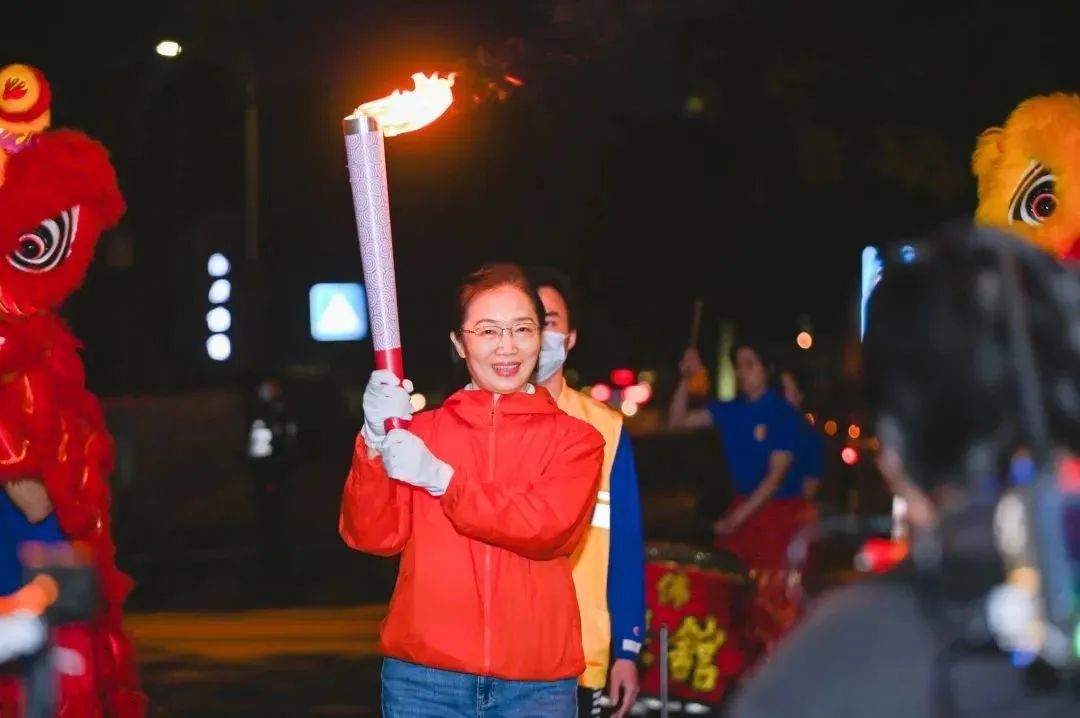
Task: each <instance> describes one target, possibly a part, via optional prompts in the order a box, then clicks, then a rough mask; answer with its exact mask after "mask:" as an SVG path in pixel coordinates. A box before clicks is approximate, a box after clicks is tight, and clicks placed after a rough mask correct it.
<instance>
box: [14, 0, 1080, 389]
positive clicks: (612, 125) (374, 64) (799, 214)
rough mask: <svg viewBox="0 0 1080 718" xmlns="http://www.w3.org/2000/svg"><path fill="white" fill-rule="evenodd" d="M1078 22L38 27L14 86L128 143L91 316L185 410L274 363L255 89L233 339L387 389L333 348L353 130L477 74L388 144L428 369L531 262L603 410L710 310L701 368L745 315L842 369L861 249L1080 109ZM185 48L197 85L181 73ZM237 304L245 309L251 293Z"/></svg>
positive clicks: (551, 13) (952, 10) (492, 10)
mask: <svg viewBox="0 0 1080 718" xmlns="http://www.w3.org/2000/svg"><path fill="white" fill-rule="evenodd" d="M1073 4H1074V3H1069V2H1055V1H1054V0H1046V1H1044V2H1042V3H1038V4H1037V5H1035V6H1030V5H1018V4H1001V5H1000V7H999V6H998V5H994V4H992V3H975V2H940V1H939V2H925V1H924V0H914V1H911V0H908V1H904V2H899V1H897V0H879V1H878V2H872V3H866V2H855V1H853V0H823V1H819V2H805V1H803V2H799V1H796V0H772V1H768V2H766V1H765V0H721V1H706V0H627V1H622V2H616V1H615V0H578V1H576V2H571V1H569V0H516V1H514V2H506V1H505V0H479V1H475V2H434V1H427V2H421V1H406V0H398V1H396V2H380V3H375V2H361V1H355V0H354V1H353V2H344V1H340V2H339V1H332V0H312V1H310V2H285V1H284V0H277V1H273V0H268V1H254V0H253V1H250V2H236V1H227V2H222V1H218V0H189V1H187V2H102V3H81V2H80V3H76V2H50V3H23V4H21V5H20V7H19V8H18V9H17V11H14V10H13V11H9V12H7V13H5V14H7V19H6V20H5V33H4V39H3V42H2V43H0V44H2V52H0V55H2V56H0V61H4V62H8V61H24V62H29V63H32V64H36V65H38V66H40V67H41V68H43V69H44V71H45V72H46V74H47V76H48V78H49V79H50V82H51V83H52V85H53V90H54V97H55V100H54V124H55V125H58V126H60V125H70V126H78V127H82V128H84V129H86V130H87V131H88V132H89V133H91V134H92V135H94V136H96V137H99V138H101V139H102V141H104V142H105V143H106V144H107V145H108V146H109V147H110V149H111V150H112V151H113V154H114V158H115V162H116V165H117V169H118V172H119V174H120V178H121V183H122V186H123V190H124V192H125V194H126V196H127V199H128V202H129V204H130V207H131V208H130V211H129V213H128V215H127V218H126V220H125V223H124V225H123V226H122V227H121V228H120V230H119V231H117V232H114V233H112V234H111V235H109V236H107V237H105V238H104V239H103V242H102V246H101V248H100V250H99V257H98V261H97V263H96V265H95V267H94V269H93V271H92V273H91V275H90V278H89V280H88V282H87V285H86V287H85V288H84V290H83V291H82V292H81V294H79V295H78V296H77V298H76V299H75V300H74V301H73V302H72V303H71V304H70V306H69V314H70V316H71V318H72V320H73V322H74V325H75V328H76V330H77V332H78V333H79V334H80V335H81V336H82V337H83V338H84V339H85V341H86V343H87V345H88V350H87V362H88V368H89V372H90V381H91V385H92V388H94V389H96V390H98V391H100V392H102V393H104V394H139V393H161V392H173V391H183V390H186V389H189V388H191V387H200V386H206V385H214V384H221V383H229V382H232V381H234V380H236V379H237V378H238V377H239V376H240V372H241V371H242V370H243V369H246V368H248V367H249V366H250V362H249V360H248V358H245V357H242V356H238V358H237V360H236V361H233V362H228V363H226V365H215V364H214V363H213V362H210V361H209V360H207V359H206V357H205V350H204V346H203V342H204V340H205V334H206V332H205V326H204V323H203V316H204V314H205V311H206V309H207V306H206V299H205V292H206V287H207V281H206V278H205V262H206V257H207V256H208V255H209V253H210V252H212V251H215V250H217V249H223V250H224V251H226V252H229V253H230V256H233V257H236V258H237V259H239V258H240V255H241V239H242V232H243V215H242V212H241V207H242V200H243V132H242V127H243V124H242V121H243V97H244V95H243V87H242V83H241V78H242V77H243V76H244V75H243V72H244V71H245V69H250V71H251V73H252V76H253V77H255V78H256V79H257V83H258V98H259V104H260V113H261V128H260V129H261V142H260V155H261V156H260V162H261V168H260V183H261V187H260V198H261V210H260V237H259V241H260V250H261V253H262V257H263V259H264V262H265V264H264V270H265V272H266V275H265V276H266V286H267V287H268V288H269V290H270V291H269V298H268V304H267V305H266V306H265V307H261V308H260V307H254V308H247V309H250V310H251V313H250V317H252V318H251V319H250V321H247V320H245V321H247V325H245V324H244V322H238V326H237V328H236V330H235V333H236V334H237V335H238V336H241V337H242V336H243V334H244V332H246V331H248V330H250V328H251V322H253V321H256V319H254V317H258V316H262V317H265V321H266V326H265V327H264V329H265V331H266V336H267V338H268V341H267V342H266V356H265V358H264V361H263V363H264V364H267V365H273V366H284V365H298V364H300V365H305V366H316V367H322V369H320V370H319V371H337V372H338V373H339V374H340V375H344V376H354V375H355V377H357V378H358V379H359V378H361V377H363V376H365V375H366V372H367V369H368V367H369V363H370V345H369V344H366V343H364V344H349V345H337V346H331V345H317V344H315V343H314V342H312V341H311V339H310V337H309V335H308V327H307V290H308V287H309V286H310V285H311V284H313V283H315V282H317V281H334V280H359V279H360V277H361V265H360V259H359V252H358V250H357V247H356V235H355V228H354V226H353V218H352V214H351V202H350V197H349V190H348V184H347V179H346V174H345V171H344V162H343V145H342V139H341V131H340V120H341V118H342V116H344V115H345V114H347V113H348V112H349V111H350V110H351V109H352V108H353V107H354V106H355V105H356V104H359V102H361V101H364V100H367V99H371V98H373V97H377V96H380V95H382V94H386V93H388V92H389V91H390V90H392V89H394V88H398V87H401V88H407V87H408V86H409V84H410V83H409V80H408V77H409V75H410V74H411V73H412V72H415V71H419V70H423V71H427V72H430V71H435V70H440V71H448V70H457V71H459V72H461V73H462V74H461V76H460V77H459V82H458V86H457V88H456V90H457V100H456V103H455V105H454V107H453V108H452V109H451V111H450V112H449V113H448V115H447V116H445V117H444V118H442V119H441V120H439V122H437V123H436V124H435V125H433V126H431V127H429V128H427V129H425V130H424V131H423V132H419V133H415V134H413V135H411V136H404V137H399V138H394V139H392V140H390V141H388V143H387V152H388V162H389V173H390V195H391V203H392V212H393V219H394V240H395V245H396V255H397V266H398V288H399V294H400V297H401V300H400V306H401V314H402V321H403V329H404V342H405V347H406V361H407V364H408V367H409V372H410V374H412V375H413V376H414V378H415V380H416V383H417V386H418V387H421V388H425V387H437V386H438V387H442V386H445V385H447V384H448V383H449V382H450V373H449V372H450V370H449V366H450V365H449V362H448V361H447V357H448V349H447V348H446V341H445V336H446V332H447V330H448V329H449V328H450V327H451V325H452V322H453V321H454V318H453V300H452V293H453V288H454V286H455V284H456V283H457V281H458V280H459V279H460V277H461V275H462V274H464V273H465V272H466V271H467V270H469V269H470V268H473V267H475V266H477V265H478V264H480V263H482V262H484V261H488V260H492V259H512V260H520V261H527V262H547V263H553V264H557V265H559V266H561V267H563V268H565V269H567V270H568V271H570V272H571V273H572V274H574V275H575V277H576V278H577V279H578V281H579V283H580V285H581V293H582V295H583V298H584V302H583V306H582V308H581V309H580V310H579V315H580V319H581V321H582V325H583V327H582V328H583V330H584V332H583V339H582V341H581V344H580V347H579V349H578V350H577V351H576V352H575V354H574V357H573V362H574V363H576V365H577V367H578V368H579V369H581V371H582V378H583V380H585V381H586V382H588V381H592V380H596V379H599V378H602V377H604V376H606V374H607V372H608V371H610V369H611V368H613V367H614V366H615V365H617V364H619V365H627V366H633V367H638V368H641V367H646V366H657V367H661V368H668V367H670V366H672V364H673V363H674V361H675V360H676V358H677V356H678V353H679V351H680V349H681V347H682V345H683V344H684V343H685V341H686V335H687V331H688V325H689V317H690V308H691V306H692V302H693V299H694V297H696V296H703V297H705V298H706V300H707V306H706V319H707V321H706V333H705V342H706V343H705V346H709V342H711V341H713V333H714V332H715V320H717V319H720V318H721V317H729V318H733V319H735V320H737V321H738V322H739V326H740V328H743V329H750V330H753V331H754V332H755V333H767V334H769V335H771V336H774V337H777V338H779V339H782V340H783V341H785V342H788V343H790V339H791V338H792V337H793V336H794V332H795V331H797V326H796V325H797V323H798V318H799V317H800V316H806V317H808V318H809V319H810V321H811V322H812V324H813V327H814V329H815V331H816V334H817V337H818V340H819V341H818V346H819V347H820V348H821V349H823V350H826V351H827V350H828V349H829V348H830V347H836V346H839V344H840V343H841V341H842V339H843V338H845V337H847V336H850V334H851V332H852V330H853V328H854V326H855V323H854V318H855V305H856V297H857V272H858V254H859V250H860V248H861V247H862V246H863V245H865V244H868V243H873V242H878V241H883V240H890V239H898V238H902V237H907V236H910V235H911V234H913V233H916V232H920V231H924V230H925V229H926V228H927V227H929V226H931V225H933V224H934V223H936V222H938V221H941V220H943V219H946V218H949V217H952V216H957V215H960V216H963V215H970V214H971V212H972V210H973V208H974V183H973V181H972V180H971V178H970V176H969V171H968V166H967V163H968V157H969V155H970V151H971V149H972V147H973V144H974V140H975V137H976V136H977V134H978V132H980V131H981V130H982V129H984V128H986V127H988V126H991V125H994V124H998V123H1000V122H1002V121H1003V120H1004V118H1005V116H1006V115H1007V113H1008V111H1009V110H1010V109H1011V108H1012V107H1013V106H1014V105H1015V104H1016V103H1017V102H1018V101H1020V100H1021V99H1023V98H1025V97H1027V96H1030V95H1032V94H1036V93H1042V92H1047V91H1052V90H1075V89H1076V87H1077V84H1078V83H1077V79H1076V67H1077V63H1076V43H1075V40H1074V35H1075V18H1074V14H1075V13H1071V14H1070V12H1069V10H1068V8H1069V6H1070V5H1073ZM165 38H171V39H176V40H178V41H180V42H181V43H182V45H183V46H184V53H183V54H182V55H181V56H180V57H179V58H176V59H175V60H167V59H164V58H160V57H157V56H156V55H155V54H154V46H155V44H156V43H157V42H158V41H159V40H161V39H165ZM507 73H509V74H512V75H513V76H514V77H517V78H520V79H521V80H522V81H523V82H524V84H523V86H521V87H520V88H518V87H515V86H514V85H512V84H509V83H508V82H506V81H505V80H504V79H503V78H504V75H505V74H507ZM127 250H130V256H127V255H126V253H127ZM237 264H238V265H239V264H240V262H237ZM234 291H235V293H236V296H237V299H236V302H237V303H240V304H241V305H242V304H243V302H245V301H247V299H246V296H247V295H246V294H245V283H244V274H243V268H241V269H238V272H237V275H236V281H235V287H234ZM238 316H239V315H238ZM244 316H245V317H247V316H249V315H244ZM333 367H336V369H332V368H333Z"/></svg>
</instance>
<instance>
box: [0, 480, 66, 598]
mask: <svg viewBox="0 0 1080 718" xmlns="http://www.w3.org/2000/svg"><path fill="white" fill-rule="evenodd" d="M63 538H64V535H63V534H62V533H61V531H60V524H59V523H58V522H57V520H56V514H55V513H52V514H49V516H48V518H46V519H45V520H44V521H42V522H41V523H36V524H32V523H30V521H29V520H28V519H27V518H26V515H25V514H23V512H22V511H20V510H19V507H18V506H16V505H15V502H14V501H12V500H11V497H10V496H8V495H7V492H6V491H3V490H0V596H6V595H8V594H9V593H14V592H15V591H17V590H19V588H21V587H22V585H23V580H22V564H21V563H19V544H21V543H23V542H24V541H45V542H51V541H62V540H63Z"/></svg>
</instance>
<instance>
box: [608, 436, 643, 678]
mask: <svg viewBox="0 0 1080 718" xmlns="http://www.w3.org/2000/svg"><path fill="white" fill-rule="evenodd" d="M609 488H610V489H611V544H610V548H609V549H608V551H609V558H608V580H607V599H608V611H609V612H610V613H611V641H612V643H613V644H614V649H615V657H616V658H628V659H630V660H636V659H637V656H638V652H639V651H640V650H641V643H642V641H643V640H644V638H643V635H644V630H645V539H644V537H643V535H642V528H641V499H640V497H639V492H638V476H637V466H636V465H635V463H634V448H633V446H632V445H631V444H630V437H629V436H628V435H627V433H626V427H623V429H622V430H621V431H620V432H619V443H618V446H617V447H616V449H615V459H614V461H613V463H612V466H611V481H610V482H609Z"/></svg>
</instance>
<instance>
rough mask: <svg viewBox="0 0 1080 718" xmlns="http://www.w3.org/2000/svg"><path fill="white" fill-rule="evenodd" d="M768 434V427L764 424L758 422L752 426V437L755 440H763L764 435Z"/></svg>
mask: <svg viewBox="0 0 1080 718" xmlns="http://www.w3.org/2000/svg"><path fill="white" fill-rule="evenodd" d="M768 435H769V429H768V427H766V426H765V425H764V424H758V425H757V426H755V427H754V439H756V440H757V441H765V437H766V436H768Z"/></svg>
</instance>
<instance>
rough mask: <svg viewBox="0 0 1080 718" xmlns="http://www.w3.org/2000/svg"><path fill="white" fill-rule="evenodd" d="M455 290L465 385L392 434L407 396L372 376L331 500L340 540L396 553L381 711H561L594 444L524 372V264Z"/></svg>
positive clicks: (532, 328)
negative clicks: (576, 555)
mask: <svg viewBox="0 0 1080 718" xmlns="http://www.w3.org/2000/svg"><path fill="white" fill-rule="evenodd" d="M458 300H459V308H460V312H461V314H460V318H459V324H458V327H457V328H456V329H454V331H452V332H451V334H450V340H451V341H452V342H453V344H454V347H455V348H456V349H457V352H458V354H459V355H460V356H461V357H462V358H463V359H464V360H465V364H466V366H467V367H468V370H469V374H470V377H471V382H470V384H469V386H467V387H466V388H464V389H462V390H461V391H459V392H457V393H456V394H454V395H453V396H451V397H450V398H449V399H447V400H446V401H445V402H444V403H443V405H442V406H441V407H439V408H438V409H435V410H433V411H428V412H424V413H421V414H419V415H418V416H416V417H415V419H412V423H411V424H410V426H409V429H408V430H405V429H394V430H391V431H389V432H387V431H386V428H385V427H386V422H387V420H388V419H391V418H401V419H411V418H412V409H411V406H410V404H409V394H408V391H407V390H406V388H405V387H403V386H400V385H399V383H398V381H397V378H396V377H395V376H393V375H392V374H391V373H389V372H386V371H376V372H374V373H373V374H372V377H371V381H370V382H369V384H368V389H367V392H366V393H365V395H364V428H363V429H362V430H361V432H360V434H361V435H360V437H358V439H357V442H356V451H355V454H354V456H353V464H352V469H351V471H350V472H349V476H348V479H347V481H346V484H345V495H344V496H343V498H342V502H341V519H340V524H339V529H340V532H341V535H342V537H343V538H344V539H345V542H346V543H347V544H348V545H349V546H351V547H353V548H355V549H357V550H360V551H366V552H368V553H374V554H377V555H381V556H389V555H393V554H397V553H401V554H402V559H401V568H400V572H399V576H398V583H397V587H396V588H395V590H394V598H393V600H392V601H391V607H390V615H389V616H388V618H387V619H386V622H385V623H384V624H383V629H382V636H381V642H380V645H381V648H382V651H383V653H384V654H385V655H386V656H387V660H386V662H385V663H384V665H383V674H382V682H383V691H382V696H383V715H387V716H398V715H440V716H441V715H447V716H449V715H454V716H473V715H480V712H481V711H483V712H485V713H488V714H490V712H491V711H496V712H499V713H506V714H507V715H510V714H513V715H520V714H522V713H520V711H523V710H526V707H527V709H528V710H529V711H531V712H530V713H529V714H530V715H544V716H554V717H556V718H558V717H563V718H570V717H571V716H574V715H576V711H577V681H576V679H577V677H578V676H579V675H580V674H581V672H582V671H583V670H584V668H585V661H584V657H583V655H582V649H581V625H580V621H579V612H578V606H577V598H576V595H575V593H574V584H573V580H572V578H571V564H570V555H571V552H572V551H573V550H574V548H575V547H576V546H577V544H578V541H579V539H580V538H581V535H582V533H583V531H584V529H585V528H586V526H587V523H588V517H589V516H590V515H591V512H592V506H593V503H594V502H595V496H596V485H597V481H598V479H599V472H600V466H601V462H602V460H603V439H602V438H601V437H600V434H599V433H597V431H596V430H595V429H593V428H592V427H590V426H589V425H588V424H586V423H585V422H582V421H579V420H577V419H573V418H571V417H570V416H568V415H566V414H564V413H563V412H561V411H560V410H559V408H558V407H557V406H556V404H555V400H554V399H553V398H552V397H551V395H550V394H548V392H547V391H546V390H544V389H543V388H539V387H534V386H533V385H532V384H531V383H530V381H529V380H530V378H531V376H532V374H533V371H534V370H535V368H536V361H537V357H538V356H539V353H540V327H541V318H542V317H543V308H542V307H543V305H542V304H540V300H539V297H538V296H537V294H536V292H535V291H534V289H533V287H532V286H531V285H530V284H529V282H528V280H527V279H526V278H525V275H524V273H523V272H522V270H521V269H520V268H519V267H517V266H515V265H508V264H498V265H489V266H487V267H484V268H482V269H480V270H479V271H477V272H475V273H474V274H472V275H471V276H470V277H469V278H468V279H467V280H466V282H465V284H464V285H463V287H462V289H461V291H460V293H459V295H458ZM478 696H479V697H480V698H479V699H478Z"/></svg>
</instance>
